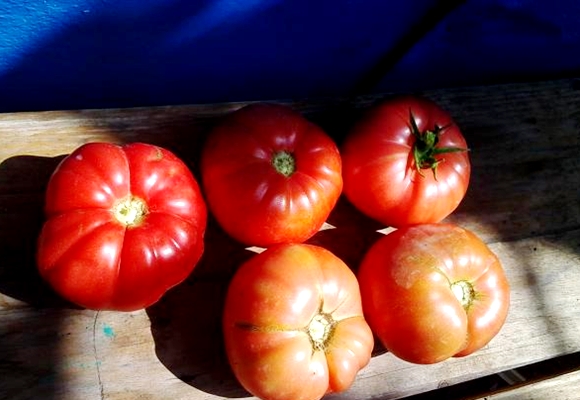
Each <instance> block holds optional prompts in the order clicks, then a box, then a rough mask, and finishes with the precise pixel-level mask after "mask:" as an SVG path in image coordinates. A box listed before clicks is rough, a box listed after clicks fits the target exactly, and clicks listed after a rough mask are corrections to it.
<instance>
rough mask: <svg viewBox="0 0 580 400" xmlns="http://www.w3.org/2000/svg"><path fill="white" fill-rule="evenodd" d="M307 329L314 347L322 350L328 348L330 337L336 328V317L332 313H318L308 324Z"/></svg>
mask: <svg viewBox="0 0 580 400" xmlns="http://www.w3.org/2000/svg"><path fill="white" fill-rule="evenodd" d="M306 330H307V332H308V335H309V336H310V341H311V342H312V346H313V347H314V349H315V350H317V351H322V350H324V349H325V348H326V344H327V342H328V339H329V338H330V337H331V335H332V331H333V330H334V319H332V316H331V315H330V314H325V313H320V314H316V315H315V316H314V317H313V318H312V320H311V321H310V323H309V324H308V327H307V329H306Z"/></svg>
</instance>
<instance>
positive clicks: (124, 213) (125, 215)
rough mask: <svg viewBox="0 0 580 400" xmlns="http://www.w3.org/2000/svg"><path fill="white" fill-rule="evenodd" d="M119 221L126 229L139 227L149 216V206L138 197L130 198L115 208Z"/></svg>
mask: <svg viewBox="0 0 580 400" xmlns="http://www.w3.org/2000/svg"><path fill="white" fill-rule="evenodd" d="M112 211H113V214H114V215H115V218H116V219H117V221H119V222H120V223H121V224H122V225H124V226H126V227H133V226H138V225H139V224H141V222H143V218H144V217H145V215H146V214H147V205H146V204H145V202H144V201H143V200H141V199H140V198H138V197H133V196H129V197H127V198H125V199H123V200H121V201H119V202H118V203H117V204H115V206H114V207H113V210H112Z"/></svg>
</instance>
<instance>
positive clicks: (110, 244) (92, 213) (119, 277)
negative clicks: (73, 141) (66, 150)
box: [37, 143, 207, 311]
mask: <svg viewBox="0 0 580 400" xmlns="http://www.w3.org/2000/svg"><path fill="white" fill-rule="evenodd" d="M123 205H128V207H127V208H123V207H122V206H123ZM133 206H138V207H137V208H131V207H133ZM45 212H46V216H47V220H46V222H45V224H44V226H43V228H42V231H41V234H40V237H39V241H38V251H37V264H38V269H39V272H40V274H41V276H42V277H43V278H44V279H45V280H46V281H47V282H48V283H49V284H50V285H51V286H52V287H53V288H54V289H55V291H56V292H57V293H59V294H60V295H61V296H62V297H64V298H66V299H67V300H69V301H71V302H73V303H76V304H78V305H81V306H83V307H86V308H90V309H96V310H102V309H108V310H121V311H130V310H137V309H140V308H144V307H147V306H149V305H151V304H153V303H155V302H156V301H157V300H158V299H159V298H160V297H161V296H162V295H163V294H164V293H165V291H166V290H167V289H169V288H170V287H172V286H174V285H176V284H178V283H180V282H181V281H183V280H184V279H185V278H186V277H187V276H188V275H189V274H190V272H191V271H192V270H193V268H194V266H195V265H196V263H197V262H198V260H199V258H200V257H201V255H202V253H203V248H204V243H203V236H204V232H205V227H206V220H207V210H206V206H205V202H204V200H203V198H202V195H201V191H200V188H199V186H198V184H197V182H196V180H195V178H194V177H193V175H192V174H191V172H190V171H189V169H188V168H187V166H186V165H185V164H184V163H183V162H182V161H181V160H179V159H178V158H177V157H176V156H175V155H174V154H172V153H171V152H169V151H168V150H165V149H162V148H159V147H156V146H152V145H148V144H142V143H133V144H128V145H124V146H118V145H115V144H110V143H89V144H86V145H83V146H81V147H79V148H78V149H77V150H75V151H74V152H73V153H72V154H70V155H69V156H67V157H66V158H65V159H64V160H63V161H62V162H61V163H60V164H59V166H58V167H57V169H56V170H55V171H54V173H53V175H52V177H51V179H50V181H49V184H48V187H47V191H46V204H45ZM132 212H134V213H139V212H142V213H143V215H141V217H140V218H139V219H138V220H136V221H135V222H134V223H133V224H129V225H128V224H127V221H125V220H119V218H118V216H119V215H120V217H123V218H129V219H130V218H131V216H132V214H131V213H132ZM123 214H124V215H123Z"/></svg>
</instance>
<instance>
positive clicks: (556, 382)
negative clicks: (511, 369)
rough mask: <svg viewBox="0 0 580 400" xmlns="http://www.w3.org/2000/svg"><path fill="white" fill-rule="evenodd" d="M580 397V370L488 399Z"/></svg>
mask: <svg viewBox="0 0 580 400" xmlns="http://www.w3.org/2000/svg"><path fill="white" fill-rule="evenodd" d="M578 397H580V371H573V372H569V373H567V374H563V375H560V376H557V377H553V378H550V379H546V380H542V381H540V382H535V383H531V384H529V385H525V386H521V387H517V388H513V389H511V390H509V391H505V392H501V393H498V394H494V395H491V396H488V397H487V398H486V399H487V400H541V399H550V400H576V399H578Z"/></svg>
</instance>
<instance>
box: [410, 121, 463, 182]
mask: <svg viewBox="0 0 580 400" xmlns="http://www.w3.org/2000/svg"><path fill="white" fill-rule="evenodd" d="M409 117H410V121H411V130H412V132H413V135H414V136H415V144H414V145H413V159H414V161H415V168H416V169H417V172H418V173H419V175H421V176H425V175H423V172H422V171H421V170H423V169H430V170H431V171H433V177H434V178H435V180H437V167H438V166H439V164H441V163H442V162H443V161H445V159H444V158H441V157H437V156H438V155H440V154H445V153H457V152H460V151H469V149H464V148H461V147H437V144H438V143H439V137H440V136H441V134H442V133H444V132H445V130H446V129H447V128H448V127H449V125H446V126H443V127H441V126H438V125H435V128H434V129H433V130H426V131H424V132H421V131H420V130H419V127H418V126H417V122H416V121H415V117H414V116H413V112H412V111H410V110H409Z"/></svg>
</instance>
